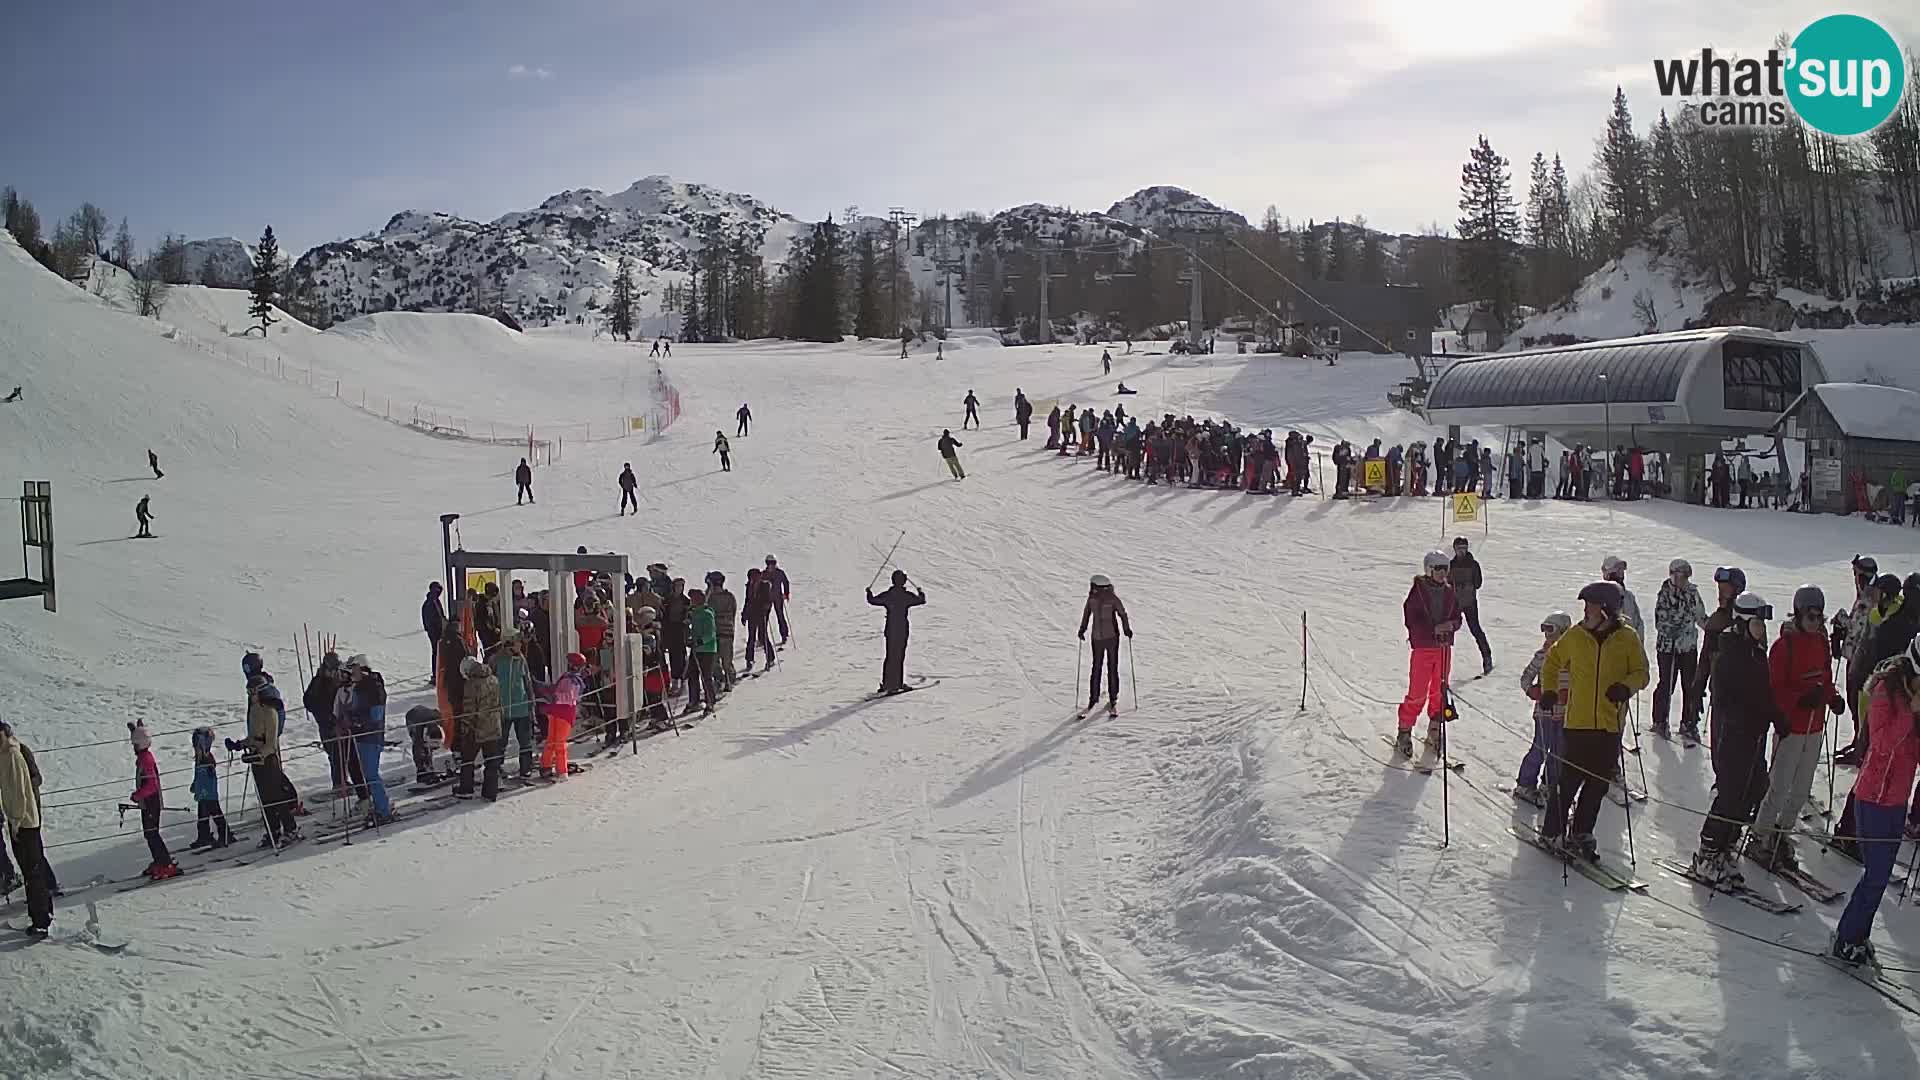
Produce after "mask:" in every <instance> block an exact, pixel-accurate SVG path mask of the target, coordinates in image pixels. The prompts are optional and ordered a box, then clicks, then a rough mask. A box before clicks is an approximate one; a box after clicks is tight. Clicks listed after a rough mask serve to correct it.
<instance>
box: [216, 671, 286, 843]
mask: <svg viewBox="0 0 1920 1080" xmlns="http://www.w3.org/2000/svg"><path fill="white" fill-rule="evenodd" d="M240 670H241V671H242V672H243V673H244V674H245V675H246V677H247V737H246V738H245V739H241V740H238V741H236V740H234V739H228V740H227V741H226V745H227V749H228V750H231V751H237V752H239V753H240V754H241V755H242V760H244V761H246V762H247V763H248V764H249V765H250V766H252V768H253V786H254V788H255V789H256V790H257V791H259V793H260V809H261V811H262V812H263V814H264V815H265V817H266V820H267V835H265V836H263V837H261V838H260V846H261V847H271V848H281V847H285V846H286V845H288V844H291V843H295V842H297V841H299V840H300V839H302V837H301V835H300V826H299V825H298V823H296V822H295V821H294V820H293V807H294V804H295V803H296V802H298V801H299V794H298V793H297V792H295V791H294V789H293V783H292V782H291V781H289V780H288V779H287V774H286V773H285V772H284V771H282V770H281V768H280V731H281V729H282V728H284V727H285V726H286V717H287V707H286V705H285V703H283V702H282V701H281V699H280V689H279V687H276V686H274V685H273V676H272V675H269V674H267V670H266V667H265V665H264V664H263V663H262V661H261V659H260V654H258V653H251V652H250V653H248V654H246V655H245V656H243V657H241V658H240Z"/></svg>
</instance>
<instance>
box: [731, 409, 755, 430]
mask: <svg viewBox="0 0 1920 1080" xmlns="http://www.w3.org/2000/svg"><path fill="white" fill-rule="evenodd" d="M733 418H734V419H735V420H738V421H739V422H740V428H739V430H738V431H735V432H734V433H733V434H734V437H735V438H739V437H740V436H742V435H745V434H746V433H747V425H748V424H750V423H752V422H753V410H752V409H749V408H747V403H746V402H744V401H743V402H741V403H740V407H739V408H738V409H735V410H734V413H733Z"/></svg>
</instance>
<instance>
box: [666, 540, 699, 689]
mask: <svg viewBox="0 0 1920 1080" xmlns="http://www.w3.org/2000/svg"><path fill="white" fill-rule="evenodd" d="M661 570H662V572H664V571H665V570H666V567H664V566H663V567H661ZM692 607H693V603H692V599H691V597H689V596H688V595H687V579H686V578H674V579H673V580H672V581H670V582H668V589H667V593H666V597H665V602H664V606H663V607H661V609H660V645H661V647H662V648H664V649H666V651H667V674H668V676H669V681H670V682H671V683H678V682H680V681H681V680H682V679H685V678H687V677H688V673H687V636H688V633H689V632H690V629H691V627H692V618H691V615H690V612H691V610H692ZM668 690H669V692H670V693H671V692H673V691H674V687H672V686H669V688H668Z"/></svg>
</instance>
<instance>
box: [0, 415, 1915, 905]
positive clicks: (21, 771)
mask: <svg viewBox="0 0 1920 1080" xmlns="http://www.w3.org/2000/svg"><path fill="white" fill-rule="evenodd" d="M15 393H16V395H17V394H18V391H17V390H16V391H15ZM1885 741H1886V742H1889V743H1890V742H1892V740H1890V739H1889V740H1885ZM0 817H4V818H5V819H6V831H7V839H8V841H10V843H11V846H12V848H13V859H14V862H16V863H18V864H19V867H20V874H21V876H22V877H24V878H26V886H27V931H26V932H27V934H28V936H30V937H36V938H45V937H46V936H47V928H48V927H50V926H52V925H53V873H52V870H51V868H50V867H48V865H47V856H46V852H45V850H44V849H43V847H42V845H41V841H40V796H39V793H38V792H37V791H36V790H35V787H34V783H33V773H32V771H31V770H30V769H29V768H28V766H27V759H26V755H25V753H24V750H23V747H22V746H21V743H20V741H19V740H18V739H17V738H15V737H14V734H13V727H12V725H10V724H8V723H6V722H5V721H3V720H0ZM9 891H11V890H9Z"/></svg>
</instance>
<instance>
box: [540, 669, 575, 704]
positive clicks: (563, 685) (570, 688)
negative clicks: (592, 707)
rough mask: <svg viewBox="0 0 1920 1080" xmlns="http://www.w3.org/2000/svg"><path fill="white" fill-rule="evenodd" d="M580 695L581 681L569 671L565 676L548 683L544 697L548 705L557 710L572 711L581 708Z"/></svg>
mask: <svg viewBox="0 0 1920 1080" xmlns="http://www.w3.org/2000/svg"><path fill="white" fill-rule="evenodd" d="M580 694H581V686H580V680H579V678H578V677H576V676H575V675H574V674H573V672H571V671H569V672H567V673H566V674H565V675H562V676H560V677H559V678H557V679H555V680H553V681H552V682H551V683H548V684H547V687H546V694H545V695H544V696H545V697H546V699H547V704H549V705H552V706H554V707H556V708H564V709H569V710H571V709H576V708H578V707H579V705H580Z"/></svg>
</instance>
